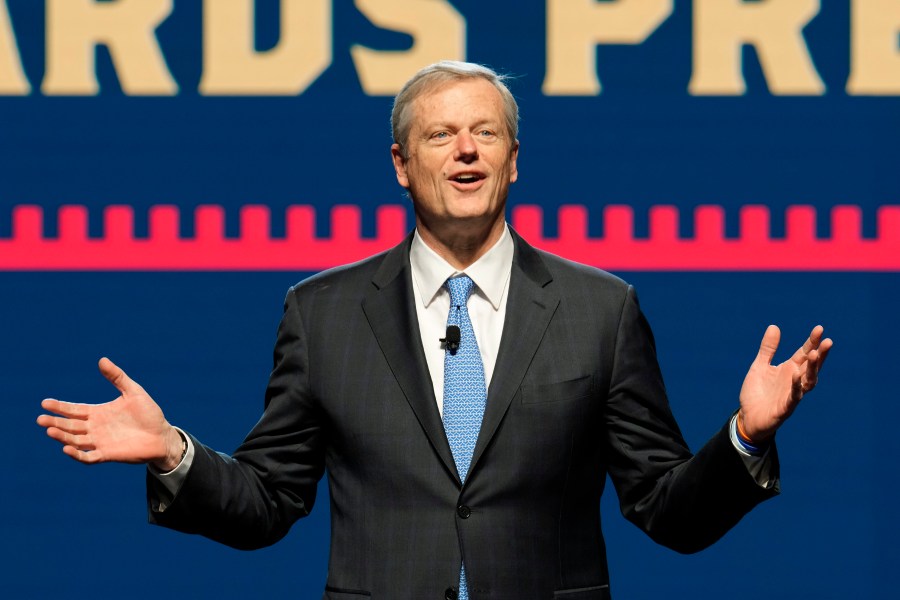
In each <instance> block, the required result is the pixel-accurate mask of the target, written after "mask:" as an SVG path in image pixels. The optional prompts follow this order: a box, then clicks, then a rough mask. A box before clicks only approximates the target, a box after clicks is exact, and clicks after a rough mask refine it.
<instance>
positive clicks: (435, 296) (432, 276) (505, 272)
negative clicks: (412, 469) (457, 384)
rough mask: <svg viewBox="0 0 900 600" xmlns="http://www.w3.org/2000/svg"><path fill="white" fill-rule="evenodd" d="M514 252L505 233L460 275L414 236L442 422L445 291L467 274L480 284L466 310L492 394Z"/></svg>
mask: <svg viewBox="0 0 900 600" xmlns="http://www.w3.org/2000/svg"><path fill="white" fill-rule="evenodd" d="M514 251H515V247H514V245H513V240H512V236H511V235H510V234H509V231H508V229H507V228H506V227H504V228H503V235H502V236H501V237H500V239H499V240H498V241H497V243H495V244H494V245H493V246H492V247H491V249H490V250H488V251H487V252H486V253H485V254H484V255H483V256H482V257H481V258H479V259H478V260H476V261H475V262H474V263H472V264H471V265H469V266H468V267H467V268H466V270H465V271H457V270H456V269H455V268H454V267H453V266H451V265H450V263H448V262H447V261H445V260H444V259H443V258H441V257H440V256H438V254H437V252H435V251H434V250H432V249H431V248H429V247H428V246H427V245H426V244H425V242H424V241H423V240H422V238H421V237H419V232H418V230H417V231H416V233H415V235H414V236H413V241H412V246H410V249H409V262H410V266H411V267H412V280H413V296H414V297H415V302H416V317H417V318H418V320H419V332H420V334H421V337H422V348H423V349H424V350H425V360H426V361H427V362H428V373H429V374H430V375H431V383H432V385H433V386H434V397H435V399H436V400H437V405H438V411H440V413H441V416H443V414H444V350H443V348H441V342H440V339H441V338H443V337H444V336H445V334H446V332H447V317H448V316H449V314H450V291H449V290H448V289H447V288H446V287H444V282H445V281H447V279H449V278H450V277H455V276H458V275H462V274H466V275H468V276H469V278H471V279H472V281H474V282H475V287H474V288H473V290H472V295H471V296H469V302H468V304H467V306H468V309H469V317H470V318H471V320H472V329H473V330H474V331H475V340H476V341H477V342H478V350H479V352H481V361H482V363H484V383H485V386H487V387H488V388H489V387H490V385H491V376H492V375H493V374H494V365H496V364H497V352H498V351H499V350H500V336H501V335H502V334H503V321H504V320H505V318H506V297H507V293H508V292H509V275H510V273H511V272H512V261H513V253H514Z"/></svg>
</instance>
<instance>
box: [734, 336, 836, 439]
mask: <svg viewBox="0 0 900 600" xmlns="http://www.w3.org/2000/svg"><path fill="white" fill-rule="evenodd" d="M823 332H824V330H823V328H822V326H821V325H817V326H816V327H814V328H813V330H812V333H810V334H809V337H808V338H807V339H806V341H805V342H804V343H803V345H802V346H800V348H798V349H797V351H796V352H794V355H793V356H791V358H790V359H788V360H786V361H784V362H783V363H781V364H779V365H773V364H772V359H773V358H774V357H775V351H776V350H777V349H778V342H779V341H780V339H781V331H780V330H779V329H778V327H776V326H775V325H769V327H768V329H766V333H765V335H763V339H762V343H761V344H760V347H759V353H758V354H757V355H756V359H755V360H754V361H753V364H752V365H751V366H750V370H749V371H748V373H747V376H746V378H744V385H743V386H742V387H741V409H740V412H739V413H738V427H739V430H740V432H741V434H743V435H744V436H746V437H747V438H748V439H749V440H752V441H753V442H759V443H765V442H767V441H768V440H770V439H771V438H772V436H774V435H775V432H776V431H777V430H778V428H779V427H780V426H781V424H782V423H784V422H785V421H786V420H787V418H788V417H790V416H791V413H793V412H794V409H795V408H797V405H798V404H799V403H800V400H801V399H802V398H803V396H804V395H805V394H806V393H808V392H810V391H812V389H813V388H814V387H816V383H817V382H818V380H819V370H820V369H821V368H822V364H823V363H824V362H825V359H826V358H827V357H828V352H829V350H831V346H832V341H831V340H830V339H828V338H825V339H822V334H823Z"/></svg>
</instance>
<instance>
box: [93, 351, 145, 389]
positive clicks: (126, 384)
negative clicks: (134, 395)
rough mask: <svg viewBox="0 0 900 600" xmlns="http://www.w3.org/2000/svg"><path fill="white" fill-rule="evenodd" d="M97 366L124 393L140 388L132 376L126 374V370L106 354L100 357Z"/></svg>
mask: <svg viewBox="0 0 900 600" xmlns="http://www.w3.org/2000/svg"><path fill="white" fill-rule="evenodd" d="M97 366H98V367H99V368H100V373H101V374H102V375H103V376H104V377H106V379H107V380H108V381H109V382H110V383H111V384H113V385H114V386H116V389H117V390H119V391H120V392H122V393H123V394H124V393H126V392H131V391H135V390H136V389H139V388H140V386H139V385H138V384H137V383H135V382H134V381H133V380H132V379H131V377H129V376H128V375H126V374H125V371H123V370H122V369H121V368H120V367H119V366H117V365H116V363H114V362H113V361H111V360H109V359H108V358H106V357H105V356H104V357H103V358H101V359H100V362H99V363H97Z"/></svg>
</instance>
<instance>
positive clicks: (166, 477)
mask: <svg viewBox="0 0 900 600" xmlns="http://www.w3.org/2000/svg"><path fill="white" fill-rule="evenodd" d="M175 430H176V431H177V432H178V433H179V434H180V435H181V436H182V437H184V439H185V441H186V442H187V449H186V450H185V452H184V457H183V458H182V459H181V462H180V463H178V466H177V467H175V468H174V469H172V470H171V471H168V472H166V473H163V472H162V471H160V470H159V469H157V468H156V467H154V466H153V465H147V471H148V472H149V473H150V474H151V475H153V477H155V478H156V480H157V481H159V482H160V483H161V484H162V485H160V486H154V487H153V489H152V490H151V492H150V494H151V497H150V506H151V508H152V509H153V512H165V510H166V508H168V507H169V506H171V505H172V502H173V501H174V500H175V496H177V495H178V491H179V490H180V489H181V486H182V484H184V480H185V478H186V477H187V474H188V471H190V469H191V464H193V462H194V442H193V441H191V437H190V436H189V435H187V434H186V433H185V432H184V431H182V430H181V429H179V428H178V427H175Z"/></svg>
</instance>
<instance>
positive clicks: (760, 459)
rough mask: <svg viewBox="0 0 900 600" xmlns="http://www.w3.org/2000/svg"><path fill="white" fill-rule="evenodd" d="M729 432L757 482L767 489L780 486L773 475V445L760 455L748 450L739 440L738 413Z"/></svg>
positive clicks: (730, 425)
mask: <svg viewBox="0 0 900 600" xmlns="http://www.w3.org/2000/svg"><path fill="white" fill-rule="evenodd" d="M728 433H729V436H730V437H731V445H732V446H734V448H735V450H737V451H738V454H740V455H741V460H743V461H744V466H745V467H747V471H748V472H749V473H750V476H751V477H753V479H754V480H755V481H756V484H757V485H758V486H759V487H761V488H763V489H767V490H769V489H772V488H776V487H777V486H778V480H777V479H775V478H773V477H772V459H771V446H770V447H769V448H766V451H765V452H763V453H762V454H759V455H757V454H750V453H749V452H747V450H746V449H744V447H743V446H742V445H741V443H740V442H739V441H738V437H737V436H738V433H737V413H735V414H734V416H733V417H731V423H729V425H728Z"/></svg>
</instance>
